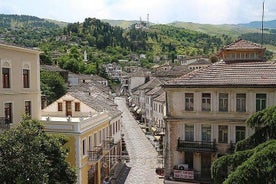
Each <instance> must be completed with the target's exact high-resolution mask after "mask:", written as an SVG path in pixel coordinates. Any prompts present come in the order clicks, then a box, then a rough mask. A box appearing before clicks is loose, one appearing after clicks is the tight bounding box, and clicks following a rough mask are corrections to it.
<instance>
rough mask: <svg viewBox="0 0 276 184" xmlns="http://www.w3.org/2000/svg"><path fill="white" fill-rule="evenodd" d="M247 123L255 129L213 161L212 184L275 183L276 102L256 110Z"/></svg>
mask: <svg viewBox="0 0 276 184" xmlns="http://www.w3.org/2000/svg"><path fill="white" fill-rule="evenodd" d="M246 123H247V125H248V126H249V127H251V128H255V129H256V132H255V133H254V134H253V135H252V136H249V137H248V138H246V139H244V140H242V141H239V142H238V143H237V145H236V147H235V152H234V153H233V154H230V155H226V156H223V157H220V158H218V159H217V160H216V161H215V162H214V163H213V164H212V168H211V172H212V178H213V180H214V183H215V184H221V183H224V184H230V183H240V184H246V183H253V184H258V183H265V184H266V183H276V175H275V173H276V140H275V138H276V106H274V107H268V108H267V109H264V110H262V111H259V112H256V113H255V114H253V115H252V116H250V117H249V118H248V119H247V121H246Z"/></svg>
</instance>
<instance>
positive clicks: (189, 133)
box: [185, 124, 194, 141]
mask: <svg viewBox="0 0 276 184" xmlns="http://www.w3.org/2000/svg"><path fill="white" fill-rule="evenodd" d="M193 140H194V125H187V124H185V141H193Z"/></svg>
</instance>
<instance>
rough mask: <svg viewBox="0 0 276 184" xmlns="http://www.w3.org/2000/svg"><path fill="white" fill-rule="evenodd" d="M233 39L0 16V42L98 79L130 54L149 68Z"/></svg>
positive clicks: (164, 28) (89, 21) (207, 52)
mask: <svg viewBox="0 0 276 184" xmlns="http://www.w3.org/2000/svg"><path fill="white" fill-rule="evenodd" d="M234 39H235V38H232V37H231V36H228V35H227V34H217V35H211V34H206V33H203V32H198V31H193V30H190V29H187V28H180V27H175V26H171V25H151V26H150V27H142V28H140V29H137V28H135V26H134V25H132V26H130V27H129V28H127V29H124V28H122V27H119V26H111V25H110V24H109V23H106V22H102V21H101V20H98V19H96V18H86V19H85V20H84V22H76V23H69V24H65V23H61V24H57V23H55V22H54V21H50V20H46V19H40V18H37V17H33V16H24V15H22V16H19V15H0V41H4V42H8V43H12V44H16V45H19V46H25V47H38V48H40V49H41V50H42V51H44V53H43V54H42V55H41V60H42V63H46V64H53V63H58V64H59V65H60V66H61V67H62V68H64V69H68V70H70V71H73V72H76V73H93V74H100V75H104V74H103V73H104V72H103V70H101V66H102V65H103V64H105V63H110V62H117V61H118V60H120V59H124V60H132V59H133V58H132V57H130V56H133V55H136V56H138V55H139V54H144V55H146V59H140V63H141V66H142V67H148V68H150V67H151V66H152V65H154V57H155V56H164V55H166V56H168V59H169V60H171V61H174V59H175V58H176V56H177V55H185V56H199V55H200V56H206V57H209V56H211V55H213V54H216V53H217V52H218V51H219V49H220V48H222V47H223V46H225V45H227V44H229V43H230V42H232V41H233V40H234ZM249 40H251V41H255V40H252V39H251V38H249ZM256 42H257V43H259V41H256ZM85 51H86V53H87V59H88V61H86V62H84V56H83V55H84V54H83V53H84V52H85Z"/></svg>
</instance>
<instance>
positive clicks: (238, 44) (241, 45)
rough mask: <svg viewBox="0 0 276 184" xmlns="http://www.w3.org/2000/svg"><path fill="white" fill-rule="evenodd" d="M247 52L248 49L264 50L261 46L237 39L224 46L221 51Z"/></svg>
mask: <svg viewBox="0 0 276 184" xmlns="http://www.w3.org/2000/svg"><path fill="white" fill-rule="evenodd" d="M244 49H246V50H248V49H250V50H251V49H264V47H262V46H261V45H259V44H257V43H253V42H250V41H247V40H243V39H239V40H237V41H235V42H233V43H231V44H229V45H227V46H225V47H224V48H223V49H222V50H244Z"/></svg>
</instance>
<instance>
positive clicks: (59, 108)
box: [58, 102, 62, 111]
mask: <svg viewBox="0 0 276 184" xmlns="http://www.w3.org/2000/svg"><path fill="white" fill-rule="evenodd" d="M58 111H62V102H58Z"/></svg>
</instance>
